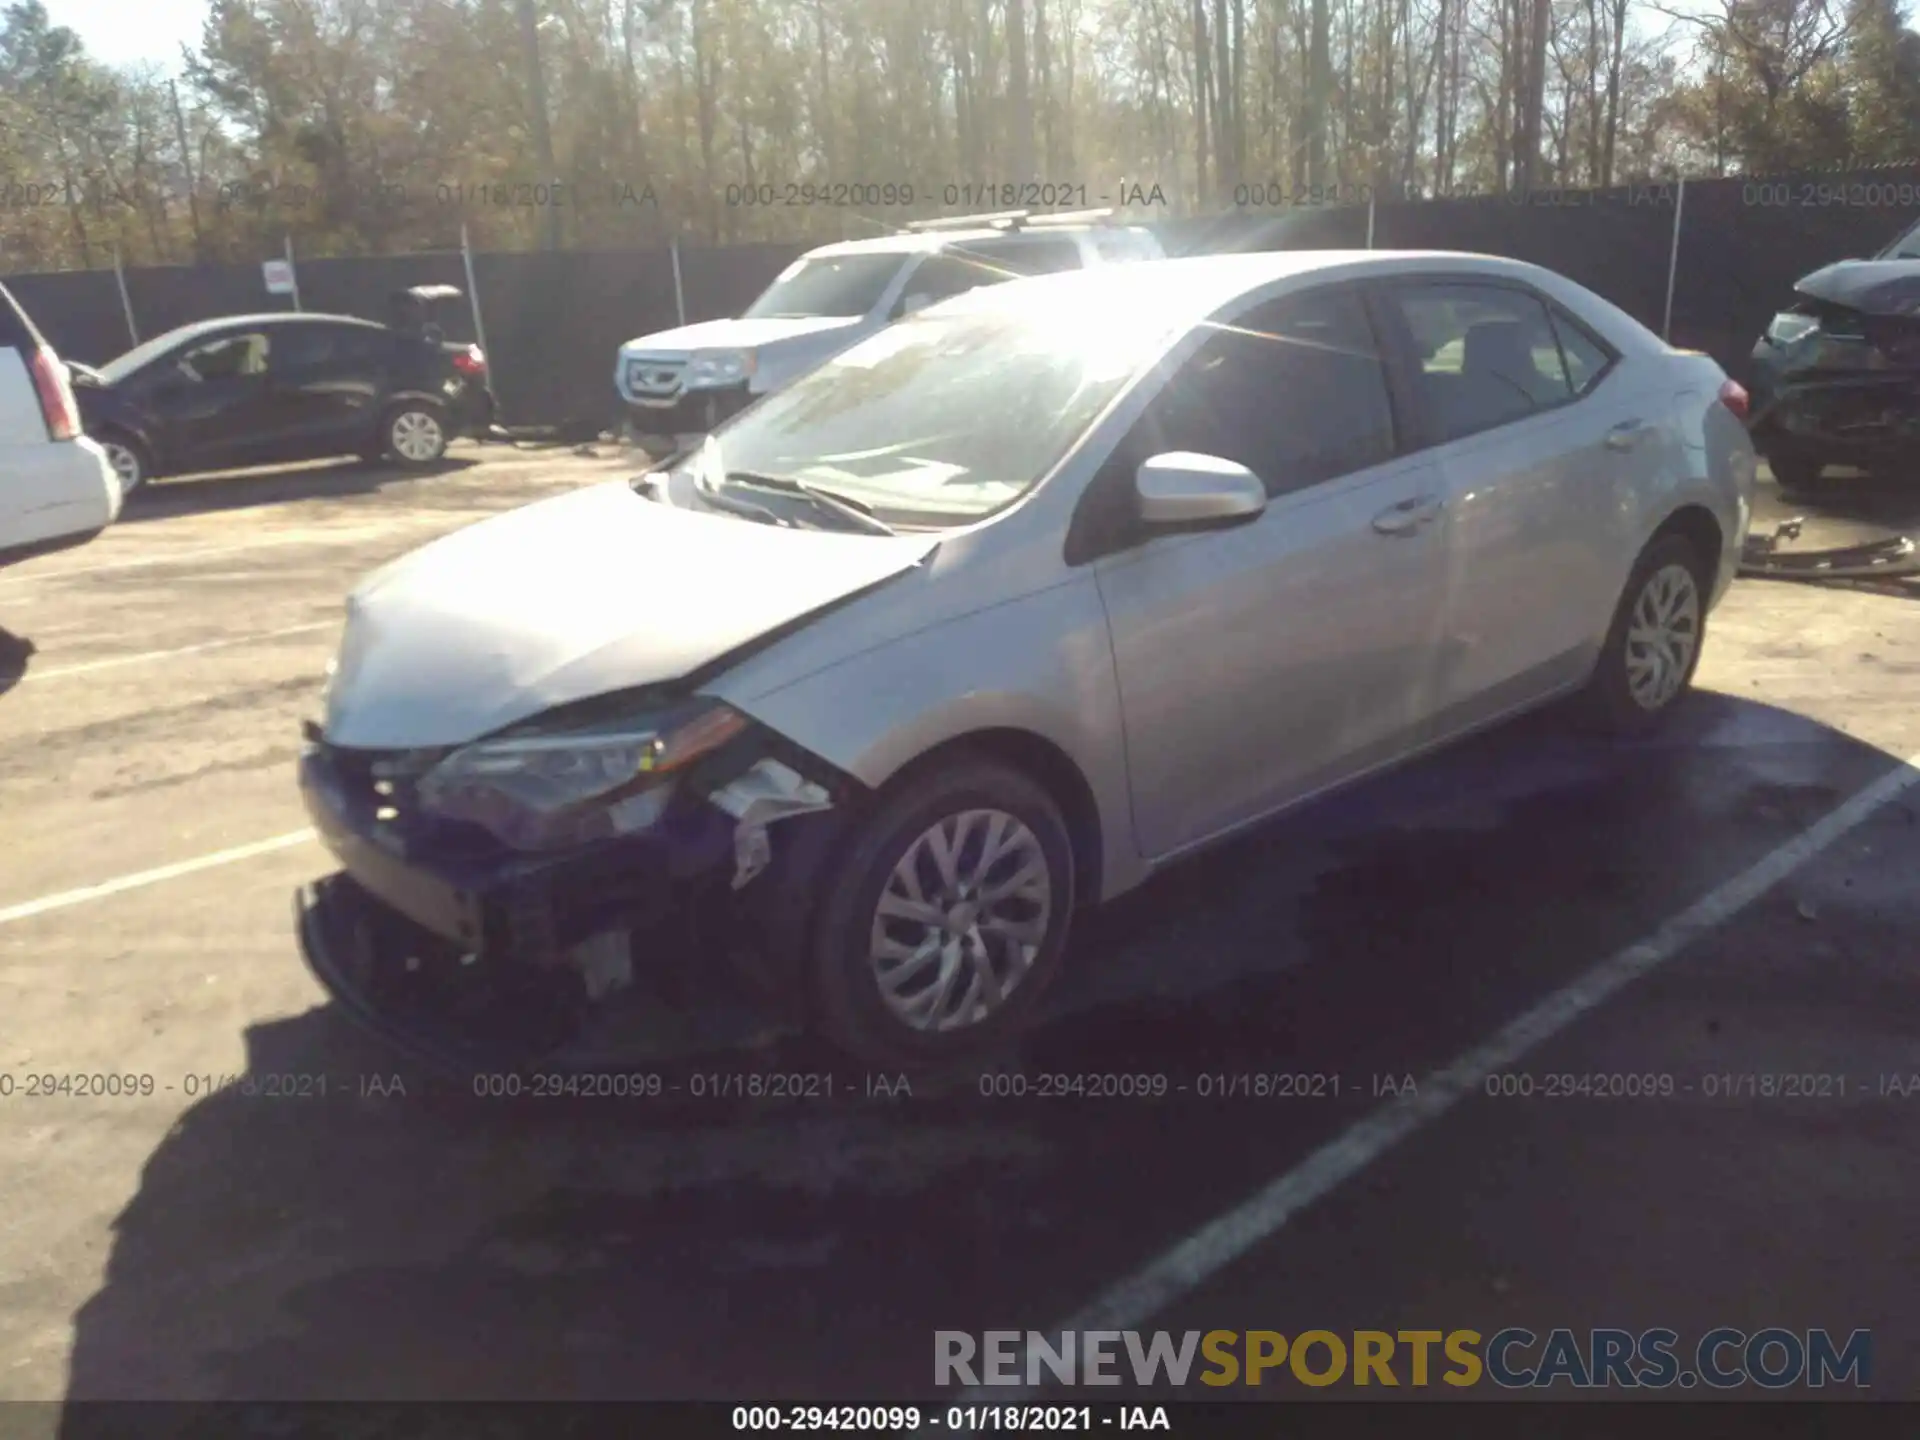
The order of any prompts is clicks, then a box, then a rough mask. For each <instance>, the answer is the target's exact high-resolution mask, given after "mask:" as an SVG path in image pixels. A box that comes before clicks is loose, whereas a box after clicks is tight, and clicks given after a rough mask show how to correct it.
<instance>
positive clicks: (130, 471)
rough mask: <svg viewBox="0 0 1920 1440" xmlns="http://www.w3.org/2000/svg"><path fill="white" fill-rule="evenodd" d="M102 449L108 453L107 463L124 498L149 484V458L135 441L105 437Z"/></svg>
mask: <svg viewBox="0 0 1920 1440" xmlns="http://www.w3.org/2000/svg"><path fill="white" fill-rule="evenodd" d="M100 448H101V449H102V450H104V451H106V452H107V463H108V464H109V465H111V466H112V467H113V473H114V477H115V478H116V479H118V480H119V482H120V494H121V496H122V497H123V498H124V497H125V496H128V495H131V494H133V492H134V491H136V490H138V489H139V488H140V487H141V486H142V485H144V484H146V483H147V457H146V455H145V454H144V453H142V451H141V449H140V447H139V446H138V445H136V444H134V443H133V441H131V440H129V439H127V438H126V437H125V436H121V435H103V436H101V437H100Z"/></svg>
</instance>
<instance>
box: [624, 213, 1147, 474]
mask: <svg viewBox="0 0 1920 1440" xmlns="http://www.w3.org/2000/svg"><path fill="white" fill-rule="evenodd" d="M1162 258H1164V252H1163V251H1162V249H1161V248H1160V242H1159V240H1158V239H1157V238H1156V237H1155V236H1154V234H1153V232H1152V231H1151V230H1148V229H1147V228H1145V227H1144V226H1140V225H1126V224H1118V223H1115V222H1114V220H1113V217H1112V212H1110V211H1105V210H1083V211H1074V212H1070V213H1062V214H1051V215H1031V214H1029V213H1028V212H1026V211H1024V210H1007V211H998V212H995V213H993V214H989V215H964V216H957V217H953V218H951V219H944V220H925V221H918V222H915V223H914V224H912V225H909V226H908V227H907V229H906V230H905V231H904V232H903V233H900V234H895V235H884V236H879V237H877V238H875V239H871V240H847V241H843V242H841V243H840V244H837V245H822V246H821V247H820V248H819V249H817V250H809V251H808V252H807V253H806V254H805V255H802V256H801V257H800V258H799V259H798V260H796V261H794V262H793V264H791V265H789V266H788V267H787V268H786V269H785V270H783V271H781V272H780V275H779V276H778V278H776V279H775V280H774V282H773V284H772V285H770V286H768V287H767V289H766V291H765V293H764V294H762V295H761V296H760V298H759V299H758V300H756V301H754V302H753V304H752V305H750V306H748V307H747V312H746V314H744V315H742V316H740V317H739V318H738V319H733V320H704V321H701V322H700V323H698V324H695V325H682V326H680V327H679V328H677V329H674V330H662V331H660V332H659V333H657V334H654V335H642V336H640V337H639V338H638V339H635V340H629V341H627V343H626V344H624V345H622V346H621V347H620V355H619V359H618V361H617V362H616V364H615V366H614V376H613V379H614V388H615V389H616V390H617V391H618V392H619V395H620V399H621V402H622V405H623V407H624V409H625V411H626V415H627V424H628V428H629V429H630V430H631V431H633V432H634V433H636V434H638V435H642V436H660V437H674V436H682V435H698V434H703V433H705V432H706V431H708V430H711V429H712V428H713V427H714V426H716V425H718V424H719V423H720V422H721V421H722V420H725V419H726V418H727V417H728V416H730V415H733V414H736V413H738V412H739V411H741V410H743V409H745V408H746V407H747V406H748V405H750V404H752V403H753V402H754V401H755V400H757V399H759V398H760V397H761V396H762V395H767V394H771V393H772V392H773V391H775V390H778V389H780V388H781V387H782V386H784V385H787V384H790V383H791V382H792V381H794V380H796V379H798V378H799V377H800V376H801V375H804V374H806V372H807V371H809V370H811V369H813V368H814V367H815V366H816V365H819V364H821V363H823V362H824V361H826V360H829V359H831V358H832V357H833V356H835V355H837V354H839V353H840V351H842V350H844V349H846V348H847V347H848V346H850V345H852V344H854V343H855V342H857V341H860V340H864V339H865V338H866V337H867V336H869V335H871V334H873V333H874V331H876V330H879V329H881V328H882V327H884V326H886V325H888V324H891V323H892V322H893V321H895V320H898V319H900V318H901V317H902V316H904V315H911V314H912V313H913V312H914V311H916V310H921V309H924V308H926V307H927V306H928V305H931V304H933V303H935V302H936V301H939V300H945V299H947V298H948V297H949V296H952V295H958V294H960V293H961V292H962V291H964V290H971V289H973V288H975V287H976V286H979V285H985V284H993V283H995V282H997V281H1001V280H1011V279H1013V278H1015V277H1016V276H1020V275H1045V274H1050V273H1052V272H1054V271H1058V270H1077V269H1080V268H1082V267H1085V266H1091V265H1114V264H1124V263H1127V262H1131V261H1140V260H1158V259H1162Z"/></svg>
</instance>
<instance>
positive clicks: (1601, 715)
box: [1584, 535, 1710, 737]
mask: <svg viewBox="0 0 1920 1440" xmlns="http://www.w3.org/2000/svg"><path fill="white" fill-rule="evenodd" d="M1709 584H1710V582H1709V580H1708V572H1707V564H1706V561H1705V560H1704V559H1703V558H1702V557H1701V555H1700V552H1699V550H1698V549H1697V548H1696V547H1695V546H1694V545H1693V543H1692V542H1691V541H1689V540H1687V539H1686V538H1685V537H1684V536H1680V535H1665V536H1662V537H1660V538H1658V539H1656V540H1655V541H1654V542H1653V543H1652V544H1651V545H1649V546H1647V548H1646V549H1645V550H1644V551H1642V552H1641V554H1640V559H1639V561H1638V562H1637V563H1636V564H1635V565H1634V567H1633V573H1632V575H1630V576H1629V577H1628V579H1627V584H1626V589H1625V590H1624V591H1623V592H1622V594H1621V596H1620V604H1619V607H1618V608H1617V609H1616V610H1615V612H1614V616H1613V624H1612V625H1611V626H1609V627H1608V630H1607V638H1606V642H1605V644H1604V645H1603V646H1602V647H1601V651H1600V661H1599V664H1598V665H1597V666H1596V667H1595V669H1594V672H1593V679H1592V680H1591V681H1589V682H1588V685H1587V691H1586V695H1585V697H1584V699H1585V702H1586V703H1585V708H1586V711H1587V714H1588V717H1589V719H1590V720H1591V721H1592V722H1593V723H1594V724H1595V725H1596V726H1597V727H1598V728H1599V729H1600V730H1602V731H1604V732H1605V733H1607V734H1611V735H1618V736H1623V737H1633V736H1639V735H1646V734H1649V733H1651V732H1652V731H1653V730H1655V729H1657V728H1658V727H1659V726H1660V725H1661V724H1663V723H1664V722H1665V721H1666V719H1667V717H1668V716H1669V715H1670V714H1671V713H1672V712H1673V710H1674V709H1675V708H1676V707H1677V705H1678V704H1679V701H1680V699H1681V697H1682V696H1683V695H1685V694H1686V692H1687V690H1688V688H1689V687H1690V686H1691V685H1692V684H1693V673H1694V671H1695V669H1696V668H1698V666H1699V664H1700V650H1701V646H1702V645H1703V643H1704V642H1705V640H1706V624H1707V596H1708V593H1709Z"/></svg>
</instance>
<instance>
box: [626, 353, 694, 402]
mask: <svg viewBox="0 0 1920 1440" xmlns="http://www.w3.org/2000/svg"><path fill="white" fill-rule="evenodd" d="M684 369H686V365H685V363H684V362H682V361H679V360H647V359H633V360H629V361H627V389H628V391H629V392H630V393H632V394H634V395H637V396H647V397H650V398H659V399H667V398H669V397H671V396H674V395H678V394H679V393H680V378H681V372H682V371H683V370H684Z"/></svg>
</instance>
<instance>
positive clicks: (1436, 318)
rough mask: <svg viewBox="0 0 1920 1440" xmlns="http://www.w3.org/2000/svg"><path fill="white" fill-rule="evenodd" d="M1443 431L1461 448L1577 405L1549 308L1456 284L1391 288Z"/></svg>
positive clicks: (1524, 296) (1513, 293) (1527, 298)
mask: <svg viewBox="0 0 1920 1440" xmlns="http://www.w3.org/2000/svg"><path fill="white" fill-rule="evenodd" d="M1387 294H1388V296H1389V302H1388V303H1390V304H1392V305H1393V306H1395V307H1396V308H1397V310H1398V312H1399V316H1400V318H1401V319H1402V320H1403V321H1404V323H1405V326H1406V330H1407V332H1408V334H1409V336H1410V338H1411V340H1412V343H1413V348H1414V356H1415V358H1416V360H1417V361H1418V363H1419V367H1420V371H1419V377H1418V378H1419V384H1420V387H1421V390H1422V393H1423V397H1424V399H1425V401H1426V403H1427V408H1428V411H1429V413H1430V414H1431V416H1432V417H1433V419H1434V421H1435V423H1436V424H1437V426H1438V428H1439V434H1438V435H1437V436H1436V437H1435V438H1436V440H1437V441H1439V442H1441V443H1444V442H1445V441H1448V440H1458V439H1460V438H1461V437H1462V436H1466V435H1474V434H1477V433H1479V432H1480V431H1482V430H1490V429H1492V428H1493V427H1495V426H1497V425H1508V424H1511V423H1513V422H1514V421H1516V420H1524V419H1526V418H1527V417H1528V416H1530V415H1536V414H1539V413H1540V412H1542V411H1544V410H1549V409H1551V408H1553V407H1554V406H1556V405H1562V404H1565V403H1566V402H1567V401H1568V400H1571V399H1572V398H1573V397H1574V394H1575V390H1574V386H1573V384H1572V383H1571V382H1570V381H1569V379H1568V377H1567V367H1566V362H1565V361H1564V360H1563V359H1562V358H1561V346H1560V340H1559V337H1558V336H1556V335H1555V333H1554V327H1553V323H1552V321H1551V320H1550V319H1549V318H1548V315H1547V307H1546V305H1545V304H1544V303H1543V302H1542V301H1541V300H1539V299H1538V298H1537V297H1535V296H1533V295H1531V294H1529V293H1528V292H1526V291H1523V290H1518V289H1510V288H1508V287H1506V286H1500V285H1476V284H1471V283H1456V282H1452V281H1441V282H1430V283H1416V284H1409V285H1398V286H1393V287H1390V288H1389V290H1388V291H1387Z"/></svg>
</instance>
